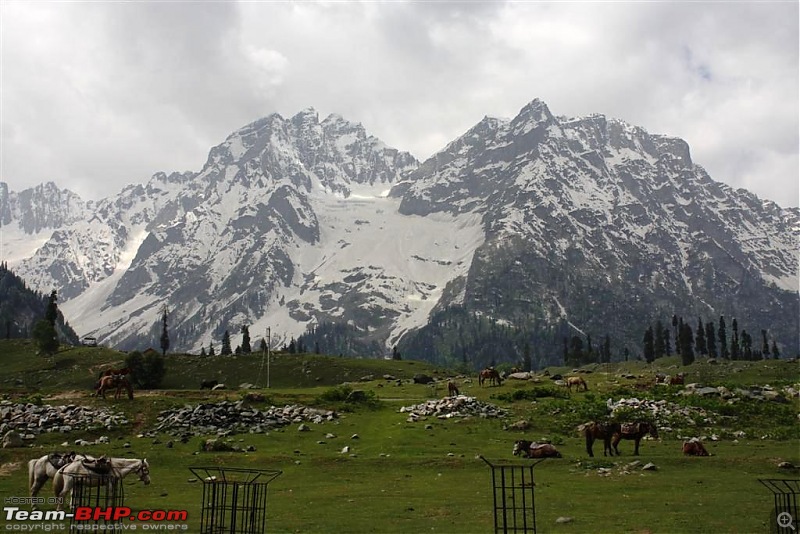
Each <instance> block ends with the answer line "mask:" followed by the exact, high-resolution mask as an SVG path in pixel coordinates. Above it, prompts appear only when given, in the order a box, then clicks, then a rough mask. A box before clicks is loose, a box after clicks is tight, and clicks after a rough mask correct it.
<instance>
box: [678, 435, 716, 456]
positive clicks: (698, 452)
mask: <svg viewBox="0 0 800 534" xmlns="http://www.w3.org/2000/svg"><path fill="white" fill-rule="evenodd" d="M682 450H683V454H685V455H686V456H711V455H710V454H708V451H707V450H706V448H705V447H704V446H703V442H702V441H700V440H699V439H697V438H692V439H690V440H689V441H684V442H683V447H682Z"/></svg>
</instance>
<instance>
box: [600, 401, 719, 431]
mask: <svg viewBox="0 0 800 534" xmlns="http://www.w3.org/2000/svg"><path fill="white" fill-rule="evenodd" d="M606 406H607V407H608V409H609V411H610V412H611V419H612V420H618V419H620V418H622V419H625V417H624V416H623V414H624V412H629V411H633V412H635V413H639V414H641V416H640V417H642V418H647V419H652V420H653V421H654V422H655V424H656V426H658V427H659V429H664V430H669V429H670V428H669V427H670V425H681V426H684V425H689V426H694V425H696V424H701V423H702V424H713V423H715V422H716V414H714V413H713V412H708V411H707V410H704V409H703V408H698V407H695V406H680V405H678V404H674V403H671V402H667V401H665V400H663V399H662V400H648V399H644V400H639V399H637V398H630V399H624V398H623V399H619V400H618V401H616V402H615V401H613V400H611V399H608V400H607V401H606Z"/></svg>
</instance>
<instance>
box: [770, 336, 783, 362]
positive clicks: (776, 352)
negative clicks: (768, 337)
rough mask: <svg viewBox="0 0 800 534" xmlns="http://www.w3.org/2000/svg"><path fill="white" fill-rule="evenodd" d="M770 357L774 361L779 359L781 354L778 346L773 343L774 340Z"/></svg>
mask: <svg viewBox="0 0 800 534" xmlns="http://www.w3.org/2000/svg"><path fill="white" fill-rule="evenodd" d="M772 357H773V358H775V359H776V360H777V359H778V358H780V357H781V353H780V351H779V350H778V344H777V343H775V340H774V339H773V340H772Z"/></svg>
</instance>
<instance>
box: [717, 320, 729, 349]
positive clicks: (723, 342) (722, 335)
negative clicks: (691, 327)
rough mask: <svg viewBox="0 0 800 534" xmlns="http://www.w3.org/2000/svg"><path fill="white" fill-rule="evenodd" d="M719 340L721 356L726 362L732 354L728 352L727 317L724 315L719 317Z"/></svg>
mask: <svg viewBox="0 0 800 534" xmlns="http://www.w3.org/2000/svg"><path fill="white" fill-rule="evenodd" d="M717 339H719V355H720V356H721V357H722V358H724V359H726V360H728V359H730V352H728V333H727V332H726V331H725V316H723V315H720V317H719V330H717Z"/></svg>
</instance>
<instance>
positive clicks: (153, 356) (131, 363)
mask: <svg viewBox="0 0 800 534" xmlns="http://www.w3.org/2000/svg"><path fill="white" fill-rule="evenodd" d="M125 366H126V367H130V369H131V380H132V381H133V383H134V384H135V385H136V386H137V387H140V388H144V389H156V388H158V387H159V386H160V385H161V381H162V380H163V379H164V374H166V372H167V369H166V367H165V365H164V358H163V356H161V355H160V354H158V353H155V352H152V353H149V354H147V355H143V354H142V353H141V352H139V351H133V352H131V353H130V354H128V357H127V358H125Z"/></svg>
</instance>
